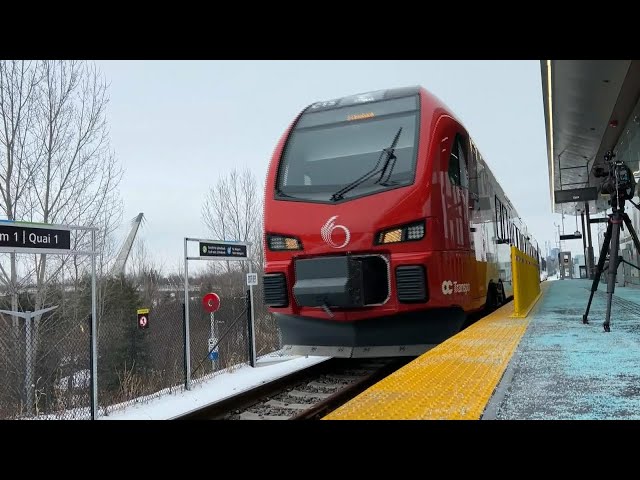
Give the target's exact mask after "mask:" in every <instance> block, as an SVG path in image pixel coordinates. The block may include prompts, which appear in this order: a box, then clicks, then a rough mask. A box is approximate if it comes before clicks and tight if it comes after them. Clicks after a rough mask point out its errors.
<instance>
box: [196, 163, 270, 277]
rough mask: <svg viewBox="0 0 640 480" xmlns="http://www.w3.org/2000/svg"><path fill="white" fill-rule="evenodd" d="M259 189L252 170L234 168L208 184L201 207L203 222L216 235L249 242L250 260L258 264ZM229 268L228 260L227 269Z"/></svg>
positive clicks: (260, 252) (259, 255) (259, 253)
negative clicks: (241, 170)
mask: <svg viewBox="0 0 640 480" xmlns="http://www.w3.org/2000/svg"><path fill="white" fill-rule="evenodd" d="M261 198H262V191H261V190H259V189H258V186H257V182H256V179H255V176H254V174H253V173H252V172H251V171H250V170H248V169H245V170H244V171H243V172H242V173H239V172H238V171H237V170H236V169H233V170H232V171H231V172H230V173H229V174H228V175H227V176H223V177H220V178H219V179H218V182H217V183H216V185H215V186H214V187H211V189H210V190H209V193H208V194H207V197H206V199H205V203H204V205H203V208H202V217H203V220H204V223H205V225H206V226H207V228H208V229H209V231H210V233H211V235H212V236H213V237H214V238H215V239H219V240H230V241H239V242H251V243H252V244H253V245H252V247H253V248H252V249H251V261H252V262H253V264H254V266H256V267H258V266H260V267H261V263H259V262H261V260H260V259H261V258H262V241H260V242H257V241H256V240H257V238H261V237H262V230H261V229H262V221H261V219H262V203H261V200H260V199H261ZM230 270H231V266H230V264H229V262H227V271H230Z"/></svg>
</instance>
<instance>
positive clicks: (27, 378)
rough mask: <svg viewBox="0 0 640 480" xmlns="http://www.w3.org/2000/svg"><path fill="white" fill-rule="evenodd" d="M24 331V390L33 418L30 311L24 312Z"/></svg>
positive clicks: (29, 412)
mask: <svg viewBox="0 0 640 480" xmlns="http://www.w3.org/2000/svg"><path fill="white" fill-rule="evenodd" d="M24 313H25V314H26V316H25V317H24V322H25V323H24V330H25V337H26V338H25V345H24V361H25V365H26V367H27V368H26V369H25V375H24V388H25V393H26V403H27V414H28V415H29V416H31V415H32V414H33V362H32V361H31V355H32V352H31V319H32V318H33V317H32V313H31V312H30V311H28V310H27V311H26V312H24Z"/></svg>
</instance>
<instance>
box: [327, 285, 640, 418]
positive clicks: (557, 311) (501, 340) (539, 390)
mask: <svg viewBox="0 0 640 480" xmlns="http://www.w3.org/2000/svg"><path fill="white" fill-rule="evenodd" d="M591 285H592V281H591V280H577V279H574V280H555V281H546V282H543V284H542V296H541V298H540V299H539V300H538V302H537V303H536V304H535V305H534V307H533V309H532V310H531V311H530V313H529V315H528V316H527V317H526V318H514V317H512V315H513V302H510V303H508V304H506V305H504V306H503V307H501V308H500V309H498V310H496V311H495V312H493V313H491V314H490V315H488V316H486V317H484V318H482V319H480V320H478V321H477V322H476V323H474V324H473V325H471V326H469V327H468V328H466V329H465V330H463V331H462V332H460V333H459V334H457V335H456V336H454V337H452V338H450V339H448V340H447V341H445V342H443V343H442V344H440V345H438V346H437V347H435V348H433V349H432V350H430V351H428V352H426V353H425V354H423V355H421V356H420V357H418V358H416V359H415V360H413V361H412V362H410V363H408V364H407V365H406V366H404V367H403V368H401V369H400V370H398V371H396V372H394V373H393V374H392V375H390V376H388V377H386V378H385V379H383V380H382V381H380V382H378V383H377V384H375V385H373V386H372V387H370V388H369V389H367V390H365V391H364V392H362V393H361V394H360V395H358V396H357V397H355V398H354V399H352V400H351V401H350V402H348V403H346V404H345V405H343V406H342V407H340V408H339V409H337V410H334V411H333V412H332V413H330V414H329V415H327V416H326V417H324V419H327V420H341V419H344V420H357V419H362V420H366V419H372V420H373V419H380V420H389V419H398V420H419V419H423V420H424V419H434V420H436V419H470V420H479V419H497V420H501V419H511V420H528V419H549V420H550V419H554V420H574V419H638V418H640V288H638V287H635V286H627V287H621V286H616V289H615V293H614V298H613V304H612V309H611V331H610V332H604V329H603V327H602V323H603V322H604V317H605V309H606V284H604V283H601V284H600V285H599V287H598V291H597V292H596V293H595V295H594V299H593V303H592V306H591V311H590V313H589V324H586V325H585V324H583V323H582V314H583V313H584V311H585V308H586V305H587V301H588V298H589V293H590V289H591Z"/></svg>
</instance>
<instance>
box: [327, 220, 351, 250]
mask: <svg viewBox="0 0 640 480" xmlns="http://www.w3.org/2000/svg"><path fill="white" fill-rule="evenodd" d="M336 218H338V215H334V216H333V217H331V218H330V219H329V220H327V223H325V224H324V225H323V226H322V228H321V229H320V235H322V239H323V240H324V241H325V242H327V244H328V245H330V246H331V247H333V248H342V247H346V246H347V244H348V243H349V240H350V239H351V232H350V231H349V229H348V228H347V227H345V226H344V225H336V224H335V220H336ZM336 230H342V233H343V235H344V240H342V239H341V238H340V237H341V236H342V235H341V234H340V233H339V232H336ZM341 240H342V241H341Z"/></svg>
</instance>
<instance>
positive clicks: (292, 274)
mask: <svg viewBox="0 0 640 480" xmlns="http://www.w3.org/2000/svg"><path fill="white" fill-rule="evenodd" d="M264 215H265V216H264V230H265V231H264V240H265V275H264V277H263V282H262V283H263V288H264V299H265V303H266V305H267V306H268V307H269V309H270V311H271V312H273V313H274V314H275V316H276V318H277V320H278V324H279V327H280V330H281V333H282V342H283V344H284V345H285V346H286V348H288V349H290V350H292V351H294V352H295V353H299V354H309V353H313V354H317V355H331V356H344V357H350V356H354V357H355V356H386V355H389V356H396V355H416V354H419V353H421V352H423V351H425V350H426V349H428V348H429V347H430V346H431V345H433V344H435V343H439V342H441V341H443V340H445V339H446V338H448V337H450V336H451V335H453V334H455V333H456V332H458V331H459V330H460V328H461V327H462V325H463V324H464V322H465V319H466V316H467V315H468V314H470V313H472V312H476V311H478V310H481V309H483V308H485V307H496V306H499V305H501V304H503V303H504V302H505V301H506V300H507V299H508V297H510V296H511V295H512V285H511V264H510V248H509V247H510V245H516V246H518V247H519V248H520V249H521V250H524V251H526V252H527V253H529V254H530V255H532V256H534V257H538V251H537V248H534V247H533V241H532V239H531V238H529V236H528V234H527V232H526V229H525V228H524V225H523V224H522V223H521V222H520V220H519V218H518V214H517V213H516V210H515V208H514V207H513V205H512V204H511V202H510V201H509V199H508V198H507V196H506V195H505V193H504V191H503V190H502V188H501V187H500V185H499V184H498V182H497V181H496V179H495V177H494V176H493V175H492V174H491V171H490V170H489V167H488V166H487V164H486V163H485V161H484V160H483V158H482V156H481V155H480V152H479V151H478V149H477V148H476V146H475V144H474V143H473V141H472V140H471V138H470V137H469V134H468V132H467V131H466V129H465V128H464V126H463V125H462V123H461V122H460V121H459V120H458V119H457V118H456V117H455V115H454V114H453V113H452V112H451V111H450V110H449V109H448V108H447V106H446V105H444V103H442V102H441V101H440V100H438V99H437V98H436V97H435V96H433V95H432V94H431V93H429V92H428V91H427V90H425V89H424V88H422V87H408V88H398V89H390V90H381V91H375V92H369V93H364V94H359V95H353V96H348V97H344V98H340V99H335V100H329V101H324V102H318V103H314V104H312V105H310V106H308V107H307V108H305V109H304V110H303V111H302V112H301V113H300V114H299V115H298V117H297V118H296V119H295V120H294V121H293V123H292V124H291V125H290V127H289V128H288V129H287V131H286V132H285V133H284V135H283V136H282V138H281V139H280V141H279V143H278V145H277V147H276V149H275V151H274V154H273V157H272V159H271V163H270V166H269V171H268V175H267V182H266V191H265V209H264Z"/></svg>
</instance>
